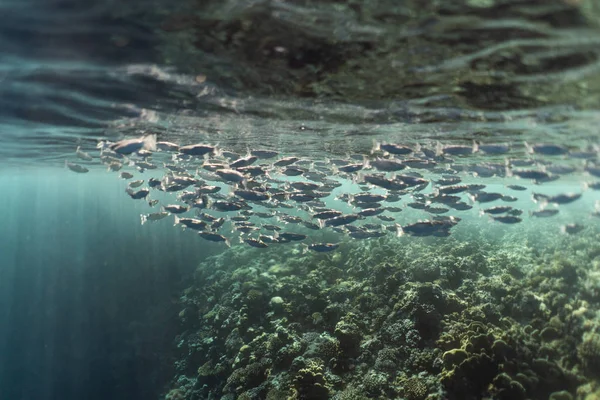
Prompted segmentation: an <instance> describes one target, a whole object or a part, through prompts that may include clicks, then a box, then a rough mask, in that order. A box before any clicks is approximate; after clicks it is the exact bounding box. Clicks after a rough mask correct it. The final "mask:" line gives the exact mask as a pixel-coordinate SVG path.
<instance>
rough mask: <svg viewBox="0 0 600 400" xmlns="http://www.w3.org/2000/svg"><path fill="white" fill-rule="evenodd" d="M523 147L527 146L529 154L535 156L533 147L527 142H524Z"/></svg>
mask: <svg viewBox="0 0 600 400" xmlns="http://www.w3.org/2000/svg"><path fill="white" fill-rule="evenodd" d="M523 146H525V149H526V150H527V152H528V153H529V154H533V147H531V145H530V144H529V143H527V142H523Z"/></svg>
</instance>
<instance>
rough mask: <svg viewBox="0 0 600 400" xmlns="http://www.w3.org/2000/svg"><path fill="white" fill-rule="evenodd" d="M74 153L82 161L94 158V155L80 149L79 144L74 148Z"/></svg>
mask: <svg viewBox="0 0 600 400" xmlns="http://www.w3.org/2000/svg"><path fill="white" fill-rule="evenodd" d="M75 155H76V156H77V158H80V159H82V160H84V161H93V160H94V157H92V156H91V155H89V154H88V153H86V152H84V151H82V150H81V146H77V149H76V150H75Z"/></svg>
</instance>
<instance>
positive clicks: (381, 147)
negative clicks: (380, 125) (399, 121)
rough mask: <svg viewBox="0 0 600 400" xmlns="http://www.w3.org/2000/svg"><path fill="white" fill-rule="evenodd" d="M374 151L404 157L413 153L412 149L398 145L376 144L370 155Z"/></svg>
mask: <svg viewBox="0 0 600 400" xmlns="http://www.w3.org/2000/svg"><path fill="white" fill-rule="evenodd" d="M376 151H384V152H386V153H389V154H394V155H397V156H406V155H409V154H411V153H412V152H413V149H412V148H410V147H408V146H403V145H400V144H394V143H385V142H382V143H379V142H376V143H375V146H374V147H373V150H372V151H371V153H374V152H376Z"/></svg>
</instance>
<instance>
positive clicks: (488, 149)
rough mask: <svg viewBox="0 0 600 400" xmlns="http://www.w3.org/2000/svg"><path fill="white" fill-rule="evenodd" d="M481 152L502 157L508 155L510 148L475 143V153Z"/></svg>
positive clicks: (500, 145)
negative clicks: (501, 155)
mask: <svg viewBox="0 0 600 400" xmlns="http://www.w3.org/2000/svg"><path fill="white" fill-rule="evenodd" d="M479 151H480V152H483V153H485V154H489V155H500V154H506V153H508V152H509V151H510V146H509V145H506V144H481V143H479V142H476V141H473V153H477V152H479Z"/></svg>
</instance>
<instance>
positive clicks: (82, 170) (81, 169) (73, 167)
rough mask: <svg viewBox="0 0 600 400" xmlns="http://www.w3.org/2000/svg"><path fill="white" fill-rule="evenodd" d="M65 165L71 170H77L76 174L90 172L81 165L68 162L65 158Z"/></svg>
mask: <svg viewBox="0 0 600 400" xmlns="http://www.w3.org/2000/svg"><path fill="white" fill-rule="evenodd" d="M65 166H66V167H67V168H69V169H70V170H71V171H73V172H77V173H78V174H85V173H86V172H90V170H89V169H87V168H86V167H84V166H83V165H79V164H74V163H70V162H68V161H67V160H65Z"/></svg>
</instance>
